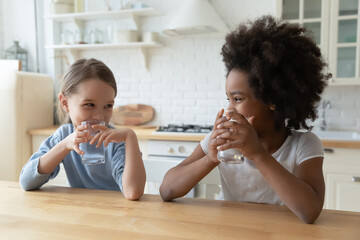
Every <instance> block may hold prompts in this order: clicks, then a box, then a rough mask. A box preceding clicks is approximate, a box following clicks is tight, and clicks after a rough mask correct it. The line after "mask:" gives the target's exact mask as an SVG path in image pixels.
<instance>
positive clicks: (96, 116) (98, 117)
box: [92, 112, 104, 121]
mask: <svg viewBox="0 0 360 240" xmlns="http://www.w3.org/2000/svg"><path fill="white" fill-rule="evenodd" d="M92 118H93V119H95V120H99V121H103V120H104V116H103V115H102V114H101V113H98V112H95V113H94V114H93V116H92Z"/></svg>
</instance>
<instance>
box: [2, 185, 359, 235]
mask: <svg viewBox="0 0 360 240" xmlns="http://www.w3.org/2000/svg"><path fill="white" fill-rule="evenodd" d="M359 223H360V213H355V212H344V211H335V210H323V211H322V213H321V214H320V216H319V218H318V219H317V220H316V221H315V223H314V224H305V223H303V222H301V220H300V219H299V218H298V217H296V216H295V215H294V214H293V213H292V212H291V211H290V210H289V209H288V208H287V207H285V206H278V205H268V204H256V203H245V202H228V201H216V200H204V199H195V198H179V199H176V200H174V201H172V202H163V201H162V200H161V198H160V196H158V195H147V194H146V195H144V196H143V197H142V198H141V199H140V200H139V201H129V200H126V199H124V197H123V196H122V194H121V193H120V192H116V191H104V190H94V189H83V188H82V189H80V188H68V187H58V186H44V187H42V188H41V189H39V190H35V191H23V190H22V189H21V188H20V186H19V183H18V182H6V181H0V232H1V236H2V237H1V239H39V240H41V239H53V240H56V239H305V240H306V239H312V240H316V239H327V240H329V239H334V240H335V239H359V236H360V228H359Z"/></svg>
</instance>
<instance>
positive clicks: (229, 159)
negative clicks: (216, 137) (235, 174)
mask: <svg viewBox="0 0 360 240" xmlns="http://www.w3.org/2000/svg"><path fill="white" fill-rule="evenodd" d="M217 159H218V160H219V161H220V162H224V163H232V164H239V163H243V162H244V156H243V154H242V153H241V152H240V151H239V150H237V149H235V148H231V149H226V150H224V151H218V154H217Z"/></svg>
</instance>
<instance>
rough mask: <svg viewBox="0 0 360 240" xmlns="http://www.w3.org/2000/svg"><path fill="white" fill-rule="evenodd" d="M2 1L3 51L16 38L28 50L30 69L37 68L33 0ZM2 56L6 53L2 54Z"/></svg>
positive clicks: (0, 5)
mask: <svg viewBox="0 0 360 240" xmlns="http://www.w3.org/2000/svg"><path fill="white" fill-rule="evenodd" d="M0 1H2V4H0V9H1V10H0V13H1V20H0V24H1V26H2V30H3V33H4V35H3V45H1V27H0V48H1V49H2V51H4V49H7V48H8V47H10V46H11V45H12V44H13V40H14V39H18V40H19V42H20V43H19V44H20V46H21V47H22V48H24V49H25V50H26V51H27V52H28V61H29V69H30V71H35V70H36V67H35V65H36V34H35V12H34V1H33V0H11V1H4V0H0ZM1 56H2V57H3V56H4V55H1Z"/></svg>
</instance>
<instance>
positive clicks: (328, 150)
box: [324, 148, 334, 153]
mask: <svg viewBox="0 0 360 240" xmlns="http://www.w3.org/2000/svg"><path fill="white" fill-rule="evenodd" d="M324 152H326V153H334V149H332V148H324Z"/></svg>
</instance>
